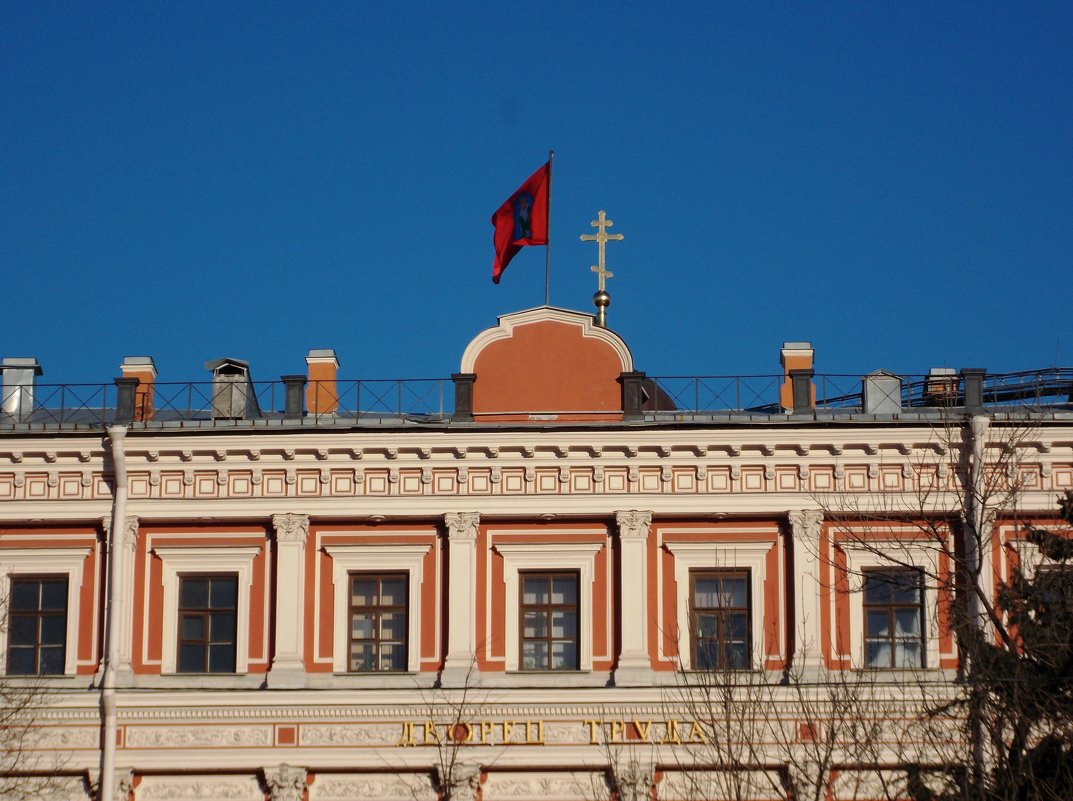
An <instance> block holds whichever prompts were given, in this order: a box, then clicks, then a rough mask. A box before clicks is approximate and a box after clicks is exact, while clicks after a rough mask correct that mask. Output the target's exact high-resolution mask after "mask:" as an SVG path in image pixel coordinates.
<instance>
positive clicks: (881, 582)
mask: <svg viewBox="0 0 1073 801" xmlns="http://www.w3.org/2000/svg"><path fill="white" fill-rule="evenodd" d="M923 596H924V593H923V576H922V574H921V572H920V571H919V570H914V569H900V570H867V571H865V573H864V621H865V623H864V625H865V629H864V660H865V665H866V666H868V667H870V668H920V667H924V597H923Z"/></svg>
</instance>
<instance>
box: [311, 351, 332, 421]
mask: <svg viewBox="0 0 1073 801" xmlns="http://www.w3.org/2000/svg"><path fill="white" fill-rule="evenodd" d="M306 365H307V367H308V368H309V385H308V386H307V387H306V409H308V410H309V413H310V414H311V415H314V416H318V415H322V414H335V410H336V409H338V408H339V390H338V388H337V387H336V383H335V379H336V375H337V374H338V373H339V359H338V358H337V357H336V355H335V349H334V348H313V349H312V350H310V351H309V354H308V355H307V356H306Z"/></svg>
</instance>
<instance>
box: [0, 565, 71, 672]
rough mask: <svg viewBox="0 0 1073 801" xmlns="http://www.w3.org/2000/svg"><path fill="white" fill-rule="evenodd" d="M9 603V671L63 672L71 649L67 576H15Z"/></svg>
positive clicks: (12, 581)
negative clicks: (68, 629) (68, 645)
mask: <svg viewBox="0 0 1073 801" xmlns="http://www.w3.org/2000/svg"><path fill="white" fill-rule="evenodd" d="M9 603H10V606H11V609H10V613H9V616H8V650H7V672H8V673H9V674H11V675H16V676H56V675H62V674H63V672H64V664H65V662H66V650H67V647H66V646H67V577H66V576H62V577H61V576H42V577H19V578H12V580H11V596H10V600H9Z"/></svg>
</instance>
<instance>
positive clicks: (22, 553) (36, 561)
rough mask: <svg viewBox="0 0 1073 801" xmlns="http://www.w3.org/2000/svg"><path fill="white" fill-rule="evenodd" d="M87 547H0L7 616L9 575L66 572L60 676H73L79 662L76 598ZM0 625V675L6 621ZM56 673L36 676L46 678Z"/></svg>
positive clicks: (2, 593) (4, 656) (2, 594)
mask: <svg viewBox="0 0 1073 801" xmlns="http://www.w3.org/2000/svg"><path fill="white" fill-rule="evenodd" d="M90 552H91V549H90V548H20V549H19V550H17V551H15V550H13V549H6V548H5V549H2V550H0V598H3V599H4V601H5V607H6V614H7V616H8V620H10V619H11V609H10V608H9V607H8V606H7V604H6V602H7V601H8V600H10V598H11V579H12V577H13V576H14V577H18V576H66V578H67V639H66V641H65V642H64V654H63V673H62V674H61V675H63V676H73V675H74V674H75V671H76V669H77V664H78V653H77V648H78V628H79V626H78V624H79V620H80V618H79V614H78V599H79V598H80V597H81V590H82V568H83V566H84V565H85V562H86V557H88V556H89V555H90ZM8 620H5V621H3V623H4V625H2V626H0V675H3V674H6V673H7V629H8V626H7V623H8ZM56 677H57V676H52V677H50V676H38V677H37V678H41V679H48V678H56Z"/></svg>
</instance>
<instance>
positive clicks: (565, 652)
mask: <svg viewBox="0 0 1073 801" xmlns="http://www.w3.org/2000/svg"><path fill="white" fill-rule="evenodd" d="M551 669H552V670H576V669H577V646H576V645H575V644H574V643H572V642H554V643H552V645H551Z"/></svg>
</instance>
